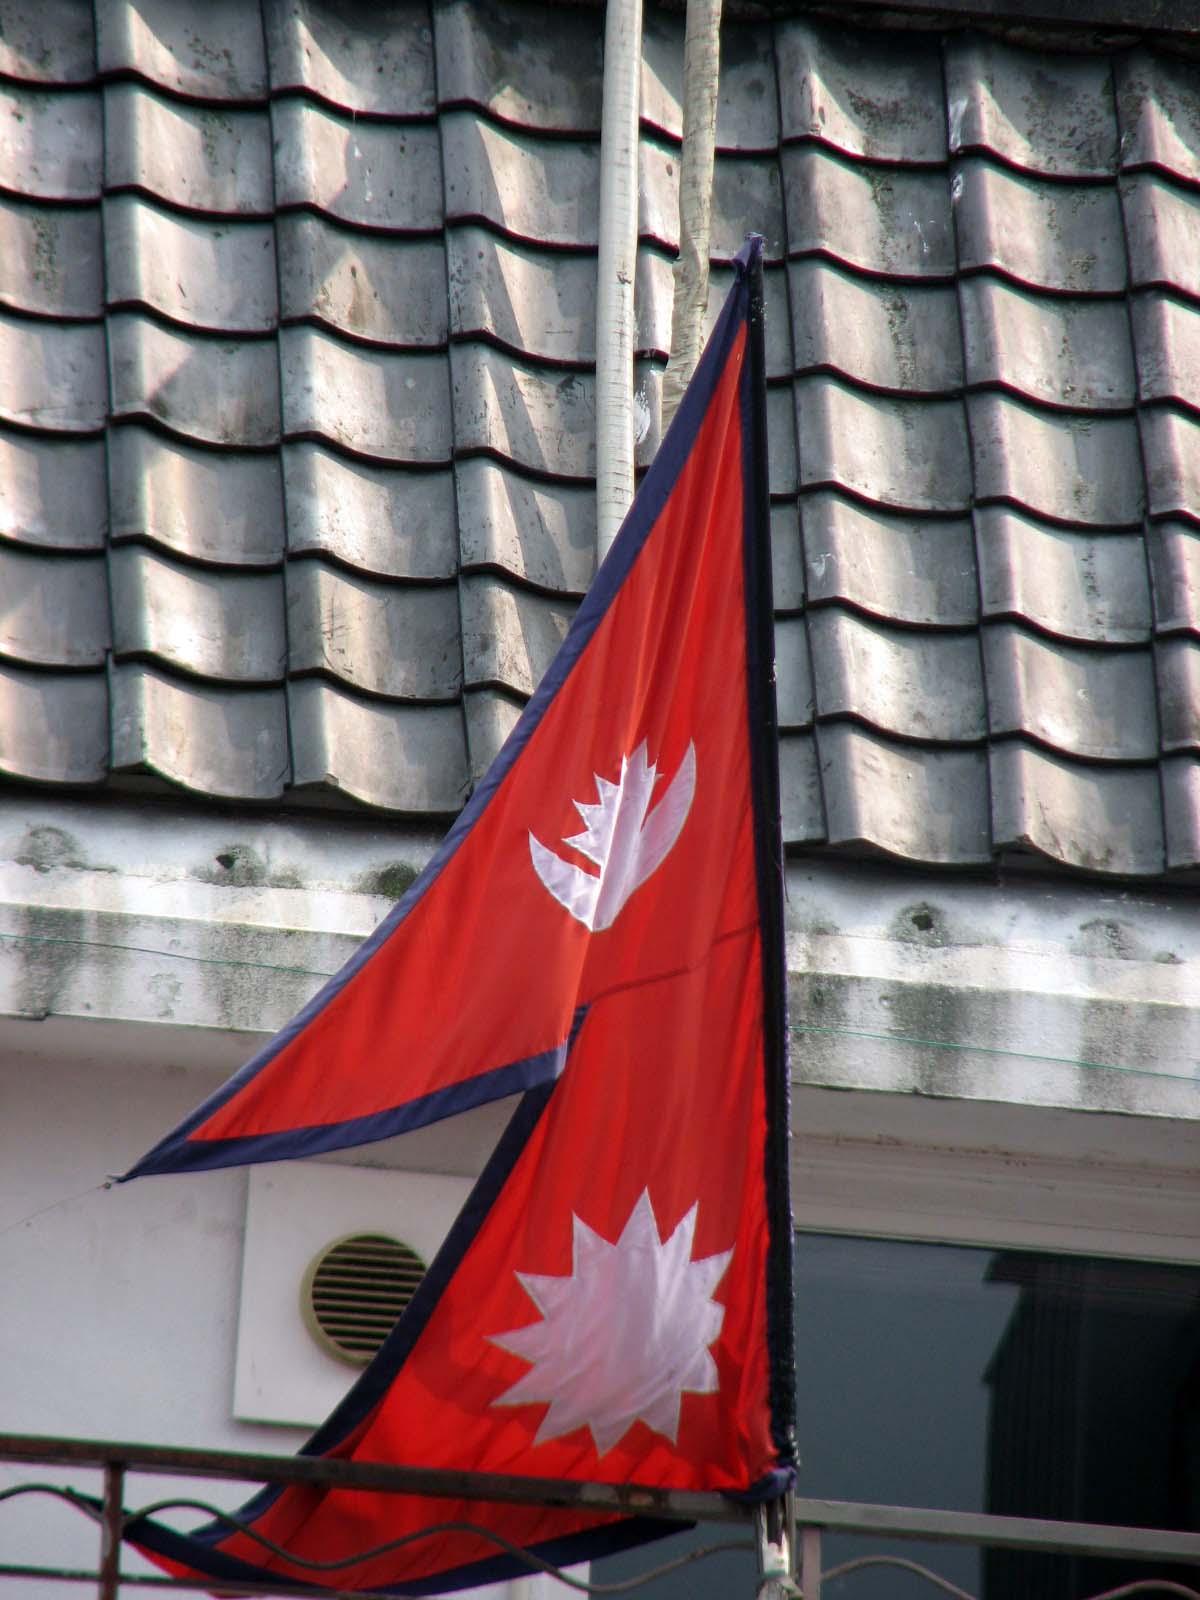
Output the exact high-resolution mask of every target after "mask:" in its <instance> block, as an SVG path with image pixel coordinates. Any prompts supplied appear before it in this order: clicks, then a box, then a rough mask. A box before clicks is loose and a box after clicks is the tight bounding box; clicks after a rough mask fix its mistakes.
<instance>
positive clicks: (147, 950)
mask: <svg viewBox="0 0 1200 1600" xmlns="http://www.w3.org/2000/svg"><path fill="white" fill-rule="evenodd" d="M0 939H11V940H13V941H14V942H15V943H18V944H59V945H63V944H65V945H83V946H85V947H86V948H87V949H89V950H123V951H125V952H127V953H128V954H129V955H134V956H161V957H163V959H164V960H166V961H194V962H196V963H197V964H198V965H201V966H206V967H254V968H256V969H257V970H259V971H261V972H294V973H296V974H297V975H298V976H299V977H302V978H332V977H334V976H336V974H334V973H332V972H318V971H317V970H316V968H314V967H285V966H280V965H278V964H277V963H276V962H274V961H238V960H237V959H236V958H235V957H233V956H197V955H193V954H192V952H191V951H190V950H157V949H153V948H151V947H150V946H149V945H143V944H114V943H113V942H112V940H110V939H68V938H66V937H64V936H62V935H59V934H52V933H6V932H5V931H4V930H3V929H0Z"/></svg>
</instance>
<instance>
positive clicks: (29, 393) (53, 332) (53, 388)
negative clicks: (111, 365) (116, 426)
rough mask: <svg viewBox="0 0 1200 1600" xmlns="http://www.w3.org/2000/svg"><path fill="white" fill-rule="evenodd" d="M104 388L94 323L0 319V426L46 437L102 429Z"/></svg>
mask: <svg viewBox="0 0 1200 1600" xmlns="http://www.w3.org/2000/svg"><path fill="white" fill-rule="evenodd" d="M107 410H108V384H107V380H106V377H105V372H104V329H103V327H101V325H100V324H99V323H87V322H85V323H56V322H49V321H37V322H33V321H27V320H26V319H24V318H17V317H7V316H4V315H3V314H0V421H4V422H7V423H11V424H13V425H15V426H16V427H21V428H40V429H45V430H46V431H48V432H52V433H93V432H98V431H99V430H100V429H101V428H103V426H104V419H105V415H106V413H107Z"/></svg>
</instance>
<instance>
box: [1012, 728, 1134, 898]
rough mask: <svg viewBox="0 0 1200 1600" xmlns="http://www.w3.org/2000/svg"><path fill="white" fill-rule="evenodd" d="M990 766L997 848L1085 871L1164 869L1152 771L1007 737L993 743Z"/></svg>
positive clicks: (1126, 871) (1110, 871) (1119, 871)
mask: <svg viewBox="0 0 1200 1600" xmlns="http://www.w3.org/2000/svg"><path fill="white" fill-rule="evenodd" d="M989 764H990V769H991V785H992V833H993V838H994V841H995V844H996V846H997V848H1001V849H1003V848H1005V847H1008V848H1014V847H1015V848H1018V849H1021V850H1032V851H1035V852H1036V853H1038V854H1039V855H1043V856H1046V857H1048V858H1049V859H1050V860H1051V861H1054V862H1057V863H1060V864H1061V865H1063V866H1067V867H1075V868H1078V869H1079V870H1081V871H1084V872H1094V873H1114V874H1130V873H1131V874H1135V875H1139V876H1141V875H1147V874H1154V873H1159V872H1161V871H1162V870H1163V867H1164V864H1165V862H1164V855H1163V824H1162V805H1161V802H1160V799H1159V784H1158V773H1157V771H1156V769H1155V768H1153V767H1142V768H1137V767H1134V768H1129V767H1108V768H1105V767H1096V766H1083V765H1080V764H1079V763H1077V762H1073V761H1066V760H1064V759H1062V758H1061V757H1059V756H1053V755H1050V754H1049V753H1048V752H1047V751H1045V750H1036V749H1033V748H1032V747H1031V746H1029V745H1025V744H1021V743H1019V742H1017V741H1009V740H1005V741H1002V742H1000V743H997V744H995V745H993V746H992V749H991V752H990V763H989Z"/></svg>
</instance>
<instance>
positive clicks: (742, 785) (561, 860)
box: [127, 241, 792, 1594]
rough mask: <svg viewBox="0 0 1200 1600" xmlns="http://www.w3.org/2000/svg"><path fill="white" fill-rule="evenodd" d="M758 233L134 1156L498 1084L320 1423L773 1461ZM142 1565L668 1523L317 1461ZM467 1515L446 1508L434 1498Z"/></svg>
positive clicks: (488, 1567)
mask: <svg viewBox="0 0 1200 1600" xmlns="http://www.w3.org/2000/svg"><path fill="white" fill-rule="evenodd" d="M760 252H761V245H760V243H759V242H758V241H751V242H750V243H749V244H748V245H747V248H746V250H745V251H744V252H743V254H742V256H741V257H740V258H739V262H738V270H737V276H736V281H735V285H734V288H733V290H732V292H731V294H730V296H729V299H728V301H727V303H726V305H725V307H724V310H723V312H722V314H721V317H720V319H719V321H718V323H717V326H716V329H715V331H714V333H713V336H712V338H711V340H710V342H709V345H708V347H707V349H706V351H705V354H704V356H703V358H702V360H701V363H700V365H699V367H698V369H697V372H696V376H695V378H694V380H693V382H692V385H691V387H690V388H689V390H688V392H687V394H686V396H685V397H684V400H683V402H682V404H681V406H680V408H679V412H678V414H677V416H676V419H675V421H674V423H673V424H672V427H671V429H670V431H669V432H668V434H667V436H666V439H665V440H664V442H663V445H662V447H661V449H660V451H659V453H658V457H657V459H656V461H655V462H654V465H653V466H652V468H651V469H650V471H649V473H648V474H647V476H646V479H645V482H644V483H643V485H642V488H641V490H640V492H639V494H638V497H637V500H636V501H635V503H634V506H633V508H632V509H631V511H630V514H629V516H628V518H627V519H626V522H625V525H624V527H623V529H622V531H621V533H620V535H619V537H618V539H617V541H616V543H615V545H614V547H613V550H612V552H611V554H610V556H609V558H608V560H607V561H606V562H605V563H604V565H603V567H602V568H601V569H600V571H599V573H598V574H597V577H596V580H595V583H594V584H593V586H592V588H591V590H590V591H589V594H588V596H587V598H586V599H585V601H584V603H583V605H582V606H581V608H580V610H579V613H578V615H577V617H576V619H575V622H574V624H573V626H572V628H571V631H570V633H569V634H568V636H567V639H566V641H565V642H564V644H563V646H562V649H561V651H560V653H559V655H558V656H557V657H556V659H555V661H554V663H553V664H552V666H551V667H550V669H549V671H548V673H547V676H546V678H545V680H544V682H543V683H542V685H541V686H540V688H539V689H538V691H537V693H536V694H535V696H534V698H533V700H532V701H531V702H530V704H529V706H528V708H527V709H526V711H525V713H524V715H523V716H522V718H521V721H520V723H519V724H518V726H517V728H516V729H515V731H514V733H513V735H512V737H511V738H510V740H509V742H508V744H507V745H506V746H505V748H504V750H503V751H502V752H501V754H500V756H499V757H498V759H497V761H496V763H495V765H494V766H493V768H492V769H491V771H490V772H489V774H488V776H487V777H486V779H485V780H484V782H483V783H482V784H481V786H480V789H479V791H478V793H477V794H476V796H475V798H474V799H473V801H472V802H471V804H470V805H469V806H468V807H467V809H466V811H465V812H464V813H463V816H462V818H461V820H460V821H459V823H458V824H457V825H456V827H455V828H454V829H453V830H452V832H451V834H450V835H449V837H448V839H447V841H446V843H445V845H444V846H443V847H442V849H441V850H440V852H439V853H438V855H437V856H436V857H435V859H434V860H433V861H432V863H431V864H430V866H429V868H428V869H427V870H426V872H425V873H424V874H423V875H422V877H421V878H420V879H419V880H418V881H417V882H416V883H415V884H414V885H413V888H412V889H411V890H410V892H409V894H408V895H407V896H406V897H405V899H404V900H403V901H402V902H401V903H400V904H399V906H398V907H397V908H396V910H395V912H394V913H393V914H392V916H391V917H389V918H388V920H387V922H386V923H385V924H384V925H383V926H382V928H381V929H380V930H379V932H378V933H377V934H376V935H375V936H374V937H373V938H372V939H370V940H369V941H368V942H367V944H366V945H365V946H364V947H363V948H362V950H361V951H360V952H359V953H358V955H357V956H356V957H355V958H354V960H353V961H351V962H350V963H349V965H348V966H347V967H346V969H345V970H344V971H343V972H342V973H341V974H340V975H339V976H338V977H337V978H336V979H335V980H333V982H332V983H330V984H329V985H328V986H327V987H326V988H325V990H323V991H322V993H321V994H320V995H318V996H317V998H316V999H315V1000H314V1001H313V1002H312V1004H311V1005H309V1006H308V1007H307V1008H306V1009H305V1010H304V1011H303V1012H302V1013H301V1014H300V1016H299V1017H297V1018H296V1020H295V1022H294V1023H292V1024H291V1026H290V1027H289V1028H287V1029H285V1030H284V1032H283V1033H282V1034H281V1035H280V1036H279V1038H278V1039H276V1040H274V1041H273V1042H272V1044H271V1045H269V1046H268V1047H267V1048H266V1049H265V1050H263V1051H262V1052H261V1053H260V1055H259V1056H258V1057H256V1058H255V1060H254V1061H253V1062H251V1063H250V1065H249V1066H248V1067H247V1068H246V1069H244V1071H243V1072H241V1073H240V1074H238V1076H237V1077H235V1078H234V1079H233V1080H232V1081H231V1082H230V1083H229V1084H227V1085H226V1086H225V1088H224V1089H222V1090H221V1091H220V1092H219V1093H218V1094H216V1095H215V1096H214V1097H213V1098H212V1099H211V1100H210V1101H208V1102H207V1103H206V1104H205V1105H204V1106H202V1107H201V1108H200V1110H199V1111H197V1112H196V1113H195V1114H194V1115H193V1116H192V1117H191V1118H189V1119H188V1121H187V1122H186V1123H184V1124H183V1125H182V1127H180V1128H179V1129H177V1130H176V1132H175V1133H173V1134H172V1135H171V1136H170V1137H169V1138H168V1139H166V1140H164V1141H163V1142H162V1144H160V1145H159V1146H158V1147H157V1148H156V1149H155V1150H154V1151H152V1152H151V1153H150V1155H148V1156H147V1157H145V1159H144V1160H143V1161H142V1162H140V1163H139V1164H138V1165H137V1166H136V1167H135V1168H134V1169H133V1173H132V1174H131V1176H132V1175H137V1174H140V1173H148V1172H166V1171H170V1170H173V1169H178V1168H189V1167H202V1166H213V1165H223V1164H226V1163H229V1162H235V1161H247V1160H258V1159H271V1158H275V1157H279V1156H290V1155H297V1154H303V1153H306V1152H310V1151H319V1150H327V1149H331V1148H334V1147H335V1146H339V1145H345V1144H349V1143H356V1142H361V1141H364V1140H368V1139H373V1138H380V1137H383V1136H384V1135H385V1134H390V1133H393V1132H395V1131H397V1130H398V1129H401V1128H406V1127H411V1126H414V1125H415V1124H416V1123H419V1122H423V1121H427V1120H429V1119H430V1118H432V1117H435V1116H441V1115H444V1114H446V1113H447V1112H448V1111H452V1110H456V1109H459V1108H460V1107H463V1106H466V1105H471V1104H475V1103H477V1102H479V1101H481V1100H484V1099H488V1098H492V1097H494V1096H496V1095H499V1094H507V1093H509V1092H511V1091H512V1090H513V1089H514V1088H523V1089H524V1090H525V1091H526V1093H525V1094H524V1096H523V1098H522V1099H521V1100H520V1102H519V1104H518V1108H517V1110H516V1112H515V1113H514V1116H513V1119H512V1121H511V1123H510V1124H509V1127H508V1130H507V1131H506V1133H505V1135H504V1136H503V1138H502V1139H501V1141H500V1144H499V1146H498V1147H497V1149H496V1151H495V1153H494V1155H493V1156H492V1158H491V1160H490V1162H489V1164H488V1166H487V1168H486V1169H485V1171H484V1173H483V1175H482V1177H481V1178H480V1179H479V1181H478V1183H477V1185H476V1187H475V1189H474V1191H473V1193H472V1195H471V1198H470V1199H469V1201H468V1202H467V1205H466V1207H465V1208H464V1210H463V1213H462V1215H461V1216H460V1217H459V1218H458V1220H457V1222H456V1223H455V1225H454V1227H453V1229H452V1230H451V1233H450V1235H449V1237H448V1238H447V1241H446V1243H445V1245H444V1247H443V1248H442V1250H441V1252H440V1253H439V1255H438V1256H437V1258H436V1259H435V1261H434V1263H433V1265H432V1266H431V1268H430V1270H429V1272H428V1274H427V1275H426V1277H425V1279H424V1280H423V1282H422V1284H421V1286H420V1288H419V1289H418V1291H417V1294H416V1296H415V1297H414V1299H413V1301H412V1302H411V1304H410V1305H409V1307H408V1309H407V1310H406V1311H405V1312H404V1314H403V1316H402V1317H401V1318H400V1320H399V1321H398V1322H397V1324H396V1326H395V1328H394V1329H393V1331H392V1333H391V1335H390V1336H389V1338H388V1339H387V1341H386V1343H385V1344H384V1346H383V1348H382V1349H381V1350H380V1352H379V1354H378V1355H377V1356H376V1357H375V1359H374V1360H373V1362H372V1363H371V1365H370V1366H369V1367H368V1368H367V1369H366V1370H365V1372H364V1373H363V1376H362V1377H361V1378H360V1380H359V1381H358V1382H357V1384H356V1385H355V1386H354V1388H353V1389H352V1390H351V1391H350V1393H349V1394H348V1396H347V1397H346V1399H345V1400H344V1401H343V1402H342V1404H341V1405H340V1406H339V1407H338V1409H337V1410H336V1411H335V1412H334V1414H333V1415H332V1416H331V1417H330V1419H329V1420H328V1422H327V1423H326V1424H325V1425H324V1426H323V1427H322V1428H321V1429H320V1430H319V1431H318V1432H317V1434H316V1435H315V1436H314V1437H313V1438H312V1439H311V1440H310V1441H309V1443H308V1445H307V1446H306V1447H305V1451H306V1453H308V1454H313V1455H322V1456H328V1457H333V1458H337V1459H340V1460H350V1461H362V1462H387V1463H395V1464H401V1465H407V1466H414V1467H421V1468H426V1469H430V1468H447V1469H454V1470H467V1471H477V1472H484V1473H501V1474H511V1475H516V1476H522V1475H524V1476H529V1477H538V1478H559V1479H569V1480H574V1481H597V1482H604V1483H622V1484H624V1483H639V1484H647V1485H652V1486H657V1487H660V1488H665V1489H680V1490H717V1491H722V1492H725V1493H729V1494H733V1495H740V1496H747V1497H750V1498H767V1497H773V1496H775V1495H777V1494H779V1493H780V1492H781V1489H782V1488H783V1487H784V1486H786V1484H787V1482H788V1481H789V1479H790V1473H791V1466H792V1438H791V1427H792V1423H791V1417H792V1376H791V1368H792V1351H791V1331H790V1329H791V1322H790V1317H791V1291H790V1268H789V1248H790V1227H791V1224H790V1213H789V1208H788V1201H787V1177H786V1173H787V1092H786V1076H785V1066H786V1061H785V1056H786V1051H785V1029H784V1021H783V983H782V973H783V961H782V912H781V894H780V885H781V858H780V845H779V800H778V780H777V776H776V761H775V745H776V738H775V726H774V690H773V681H772V667H771V660H772V644H771V640H772V629H771V612H770V584H769V577H768V565H769V560H770V554H769V544H768V540H767V534H766V528H767V504H766V464H765V431H764V398H765V393H764V386H763V360H762V323H761V306H762V296H761V255H760ZM241 1516H242V1520H243V1522H244V1524H245V1527H244V1528H243V1529H239V1530H237V1531H232V1530H231V1529H230V1527H229V1525H228V1524H227V1523H216V1524H214V1525H212V1526H211V1527H209V1528H206V1529H202V1530H200V1531H199V1532H195V1533H191V1534H182V1533H177V1532H174V1531H173V1530H171V1529H168V1528H166V1527H164V1526H162V1525H161V1524H159V1523H156V1522H152V1521H147V1520H143V1521H141V1522H138V1523H135V1524H132V1525H131V1526H130V1527H129V1528H128V1530H127V1537H129V1538H130V1539H131V1540H132V1541H133V1542H134V1543H135V1544H137V1545H138V1546H139V1547H140V1548H141V1549H143V1550H145V1551H146V1552H148V1553H151V1554H153V1556H154V1557H155V1559H156V1560H158V1561H159V1562H160V1563H161V1564H162V1565H164V1566H165V1567H167V1568H168V1569H169V1570H171V1571H173V1572H176V1573H189V1574H195V1573H199V1574H204V1575H208V1576H211V1577H213V1578H214V1579H232V1580H237V1579H242V1580H245V1581H250V1580H255V1581H259V1582H263V1581H268V1582H269V1581H272V1580H279V1581H283V1580H286V1581H291V1582H299V1581H308V1582H318V1583H321V1584H325V1585H328V1586H330V1587H339V1588H345V1589H355V1590H364V1591H370V1590H389V1591H390V1590H395V1591H397V1592H401V1593H406V1594H408V1593H411V1594H420V1593H428V1592H435V1591H439V1590H443V1589H450V1588H455V1587H460V1586H462V1585H465V1584H475V1583H480V1582H485V1581H489V1580H491V1579H493V1578H496V1577H499V1576H503V1575H505V1574H507V1573H511V1572H512V1571H515V1570H520V1568H519V1566H514V1563H513V1558H512V1557H510V1556H509V1555H507V1554H505V1553H504V1552H503V1549H502V1546H500V1545H499V1544H497V1543H496V1542H495V1540H493V1538H492V1537H491V1536H492V1535H495V1536H496V1537H497V1538H498V1539H500V1540H504V1541H507V1542H508V1543H509V1544H510V1545H513V1546H516V1547H518V1548H520V1549H526V1550H532V1551H535V1552H537V1553H539V1554H541V1555H542V1556H544V1557H546V1558H547V1559H550V1560H553V1561H556V1562H565V1561H569V1560H576V1559H584V1558H586V1557H587V1556H589V1555H591V1554H595V1553H598V1552H600V1551H603V1550H611V1549H614V1548H618V1547H620V1546H621V1545H623V1544H629V1543H634V1542H640V1541H641V1540H643V1539H645V1538H647V1537H651V1536H654V1535H656V1534H658V1533H661V1532H663V1531H666V1530H665V1528H664V1525H663V1524H661V1523H653V1524H651V1523H647V1522H645V1521H643V1520H639V1519H630V1518H626V1519H620V1518H617V1517H612V1516H600V1515H598V1514H596V1513H595V1512H588V1511H581V1510H578V1509H569V1508H564V1507H561V1506H558V1507H549V1506H514V1505H506V1506H503V1507H500V1506H496V1505H488V1504H483V1503H470V1504H468V1503H466V1502H461V1501H438V1500H433V1499H428V1498H418V1497H415V1496H407V1495H400V1496H395V1495H385V1494H380V1493H375V1492H373V1491H362V1490H349V1489H345V1488H340V1487H329V1488H325V1489H316V1488H310V1487H287V1488H284V1489H282V1490H280V1489H273V1490H268V1491H266V1492H264V1493H263V1494H261V1495H259V1496H258V1497H257V1498H256V1499H255V1500H253V1501H251V1503H250V1504H249V1505H248V1506H246V1507H245V1508H244V1511H243V1513H242V1514H241ZM463 1521H468V1522H471V1523H473V1524H475V1525H476V1531H474V1532H470V1531H466V1532H464V1531H463V1530H462V1529H461V1528H458V1529H454V1528H452V1527H449V1526H447V1525H450V1524H457V1523H462V1522H463Z"/></svg>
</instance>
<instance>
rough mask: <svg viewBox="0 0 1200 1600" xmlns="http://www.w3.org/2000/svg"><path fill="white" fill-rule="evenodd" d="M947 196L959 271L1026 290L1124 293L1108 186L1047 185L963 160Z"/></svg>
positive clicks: (1119, 238) (1118, 231)
mask: <svg viewBox="0 0 1200 1600" xmlns="http://www.w3.org/2000/svg"><path fill="white" fill-rule="evenodd" d="M951 193H952V196H953V200H954V219H955V225H956V227H957V232H958V261H959V266H960V267H961V268H963V270H965V271H975V270H978V269H979V268H982V267H991V268H994V269H995V270H996V271H998V272H1002V273H1004V274H1005V276H1006V277H1009V278H1012V279H1014V280H1015V281H1016V282H1017V283H1019V284H1023V285H1024V286H1025V287H1026V288H1029V289H1053V290H1058V291H1060V292H1062V293H1067V294H1117V293H1119V292H1120V291H1121V290H1122V289H1124V287H1125V277H1126V271H1125V238H1124V234H1123V232H1122V228H1121V207H1120V205H1119V203H1118V200H1117V191H1116V188H1115V186H1112V185H1108V184H1099V185H1096V184H1091V185H1084V184H1065V183H1048V182H1045V181H1039V180H1036V179H1033V178H1027V177H1022V176H1019V175H1018V174H1016V173H1013V172H1005V171H1003V170H1002V169H1001V168H999V167H995V166H992V165H990V164H989V163H988V162H986V161H980V160H976V159H966V160H964V161H962V162H960V163H959V165H958V168H957V170H956V172H955V175H954V182H953V185H952V188H951Z"/></svg>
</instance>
